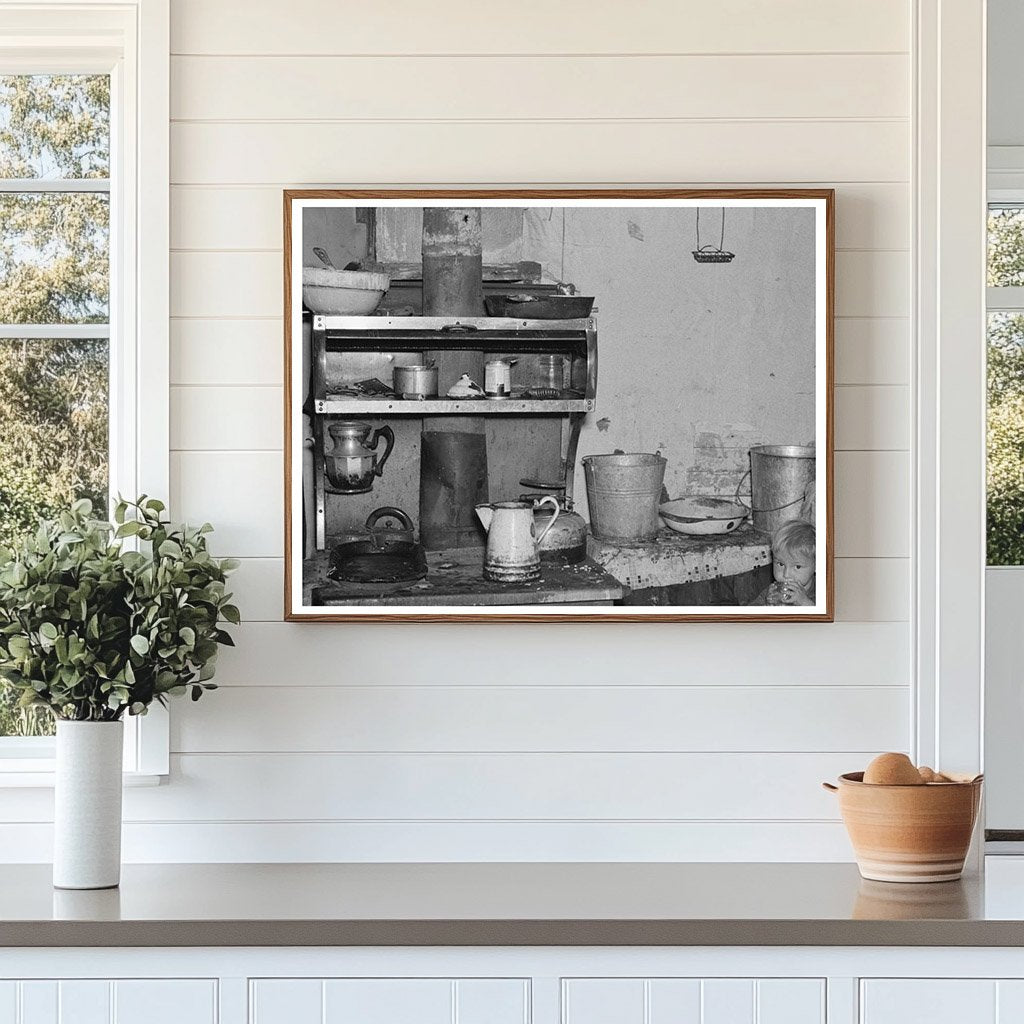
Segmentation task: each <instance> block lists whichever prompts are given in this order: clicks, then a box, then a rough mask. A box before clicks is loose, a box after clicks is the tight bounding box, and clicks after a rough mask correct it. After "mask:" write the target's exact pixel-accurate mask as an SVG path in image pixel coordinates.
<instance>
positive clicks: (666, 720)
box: [171, 681, 910, 753]
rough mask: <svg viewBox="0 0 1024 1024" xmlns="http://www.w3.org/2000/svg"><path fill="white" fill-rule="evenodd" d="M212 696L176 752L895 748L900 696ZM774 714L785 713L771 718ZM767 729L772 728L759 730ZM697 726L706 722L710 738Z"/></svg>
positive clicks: (837, 691) (320, 689)
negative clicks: (713, 724)
mask: <svg viewBox="0 0 1024 1024" xmlns="http://www.w3.org/2000/svg"><path fill="white" fill-rule="evenodd" d="M281 703H282V700H281V692H280V691H279V690H276V689H271V688H269V687H253V686H238V687H221V688H220V689H219V690H218V691H217V692H216V693H215V694H212V695H210V696H209V700H207V699H205V698H204V699H203V700H202V701H200V702H198V703H195V704H192V703H191V702H190V703H189V704H188V705H186V704H184V703H183V704H181V705H180V706H179V707H178V709H177V712H176V714H175V715H174V718H173V730H172V733H171V750H172V751H173V752H175V753H202V752H225V753H239V752H249V751H251V752H260V751H268V752H274V753H285V752H288V751H309V752H314V751H321V752H327V751H335V752H354V751H362V752H381V751H390V752H401V753H413V752H417V751H420V752H430V751H442V750H443V751H451V752H472V751H480V752H490V753H497V752H501V751H521V752H540V751H575V752H613V751H624V752H630V753H642V752H644V751H655V750H657V751H672V752H693V751H703V752H726V751H768V752H772V753H785V752H786V751H792V750H805V751H809V750H816V751H849V750H852V749H855V748H859V747H863V748H864V749H865V750H887V749H889V748H890V747H891V748H893V749H896V748H898V747H899V746H900V744H901V743H902V742H903V737H904V736H905V735H906V734H907V728H908V721H907V719H908V713H909V709H910V699H909V692H908V691H907V690H906V689H904V688H902V687H891V686H890V687H887V686H877V687H875V686H858V687H836V688H818V687H809V686H801V687H784V686H779V687H775V686H754V687H744V686H730V685H725V682H724V681H713V682H712V683H711V684H710V685H706V686H678V687H675V686H671V687H665V686H661V687H645V686H642V685H633V686H600V687H598V686H593V687H585V686H558V685H557V683H555V682H552V683H551V684H550V685H546V686H543V687H535V686H510V687H495V686H481V687H472V686H468V687H467V686H460V687H449V686H431V687H419V686H388V687H383V688H381V687H375V686H346V687H332V686H305V687H294V688H292V689H291V690H290V691H289V693H288V700H287V703H288V705H289V708H290V710H289V712H288V713H287V714H281ZM778 707H785V708H786V714H785V715H784V716H776V714H775V711H776V709H777V708H778ZM768 721H771V722H772V726H771V728H770V729H769V728H766V727H765V723H766V722H768ZM708 722H716V723H718V724H717V727H716V729H715V730H714V732H713V733H712V732H710V731H709V730H708V728H707V723H708Z"/></svg>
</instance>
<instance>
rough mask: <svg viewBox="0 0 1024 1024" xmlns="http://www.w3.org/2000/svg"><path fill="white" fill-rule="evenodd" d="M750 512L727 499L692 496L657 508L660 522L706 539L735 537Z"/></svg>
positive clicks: (676, 529) (671, 528)
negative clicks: (728, 535)
mask: <svg viewBox="0 0 1024 1024" xmlns="http://www.w3.org/2000/svg"><path fill="white" fill-rule="evenodd" d="M749 511H750V510H749V509H747V508H745V507H744V506H743V505H738V504H736V502H732V501H726V500H725V499H724V498H703V497H698V496H693V497H689V498H677V499H676V500H675V501H666V502H665V503H664V504H663V505H659V506H658V515H660V516H661V521H662V522H663V523H664V524H665V525H666V526H667V527H668V528H669V529H670V530H674V531H675V532H676V533H684V534H687V535H689V536H693V537H707V536H714V535H716V534H723V533H732V531H733V530H735V529H736V527H738V526H739V525H740V523H742V522H743V520H744V519H746V518H747V516H748V515H749Z"/></svg>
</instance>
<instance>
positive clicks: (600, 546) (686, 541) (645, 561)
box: [587, 524, 772, 605]
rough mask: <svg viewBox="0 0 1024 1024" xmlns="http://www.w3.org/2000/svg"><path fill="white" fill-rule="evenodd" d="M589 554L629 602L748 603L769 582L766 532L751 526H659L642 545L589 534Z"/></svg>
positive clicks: (669, 603) (768, 551) (768, 553)
mask: <svg viewBox="0 0 1024 1024" xmlns="http://www.w3.org/2000/svg"><path fill="white" fill-rule="evenodd" d="M587 554H588V555H589V556H590V558H592V559H593V560H594V562H595V563H596V564H597V565H599V566H601V568H603V569H605V570H606V571H607V572H610V573H611V574H612V575H613V576H614V577H615V578H616V579H617V580H619V582H620V583H622V584H624V585H625V586H626V587H628V588H629V591H630V593H629V595H628V596H629V600H628V603H632V604H666V605H729V604H748V603H749V602H750V600H751V599H752V598H753V597H754V596H755V594H756V593H758V592H759V591H760V590H761V589H762V588H763V587H765V586H767V584H768V583H769V582H770V581H771V576H770V574H769V572H768V568H767V567H768V566H770V565H771V561H772V550H771V544H770V543H769V540H768V536H767V535H766V534H763V533H759V532H758V531H757V530H755V529H753V528H752V527H751V526H750V525H749V524H745V525H744V526H741V527H740V528H739V529H737V530H735V531H734V532H733V533H727V534H722V535H719V536H712V537H691V536H687V535H685V534H681V533H674V532H673V531H671V530H668V529H663V530H662V531H661V533H659V534H658V536H657V538H656V539H655V540H653V541H650V542H649V543H646V544H615V543H612V542H611V541H604V540H597V539H596V538H594V537H589V538H588V540H587Z"/></svg>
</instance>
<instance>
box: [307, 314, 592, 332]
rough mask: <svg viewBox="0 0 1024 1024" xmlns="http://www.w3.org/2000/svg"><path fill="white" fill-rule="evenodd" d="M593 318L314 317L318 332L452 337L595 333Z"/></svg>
mask: <svg viewBox="0 0 1024 1024" xmlns="http://www.w3.org/2000/svg"><path fill="white" fill-rule="evenodd" d="M595 329H596V324H595V322H594V320H593V318H592V317H587V318H585V319H583V320H519V319H516V318H515V317H506V316H314V317H313V330H314V331H328V332H334V331H360V332H363V331H429V332H434V331H442V332H446V333H451V334H458V333H460V331H465V333H467V334H468V333H474V332H476V333H480V334H484V333H490V332H505V331H515V332H517V333H518V332H521V331H539V332H541V333H543V334H566V333H578V332H580V331H584V332H586V331H592V330H595Z"/></svg>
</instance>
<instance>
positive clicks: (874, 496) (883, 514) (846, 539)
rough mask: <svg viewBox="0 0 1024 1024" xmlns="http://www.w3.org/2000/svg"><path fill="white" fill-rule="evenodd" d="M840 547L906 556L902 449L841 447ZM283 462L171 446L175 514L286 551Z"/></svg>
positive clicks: (237, 539)
mask: <svg viewBox="0 0 1024 1024" xmlns="http://www.w3.org/2000/svg"><path fill="white" fill-rule="evenodd" d="M835 465H836V502H835V506H836V507H835V520H836V537H835V553H836V555H838V556H840V557H852V558H871V557H882V558H908V557H909V556H910V524H909V522H908V518H907V514H906V510H907V509H909V507H910V457H909V455H908V454H906V453H903V452H887V451H883V452H860V451H856V452H852V451H851V452H837V453H836V455H835ZM283 481H284V461H283V455H282V454H281V453H279V452H224V451H216V452H204V451H188V452H173V453H172V455H171V498H172V502H173V508H174V509H175V510H176V511H175V512H174V514H175V515H177V516H180V517H181V518H182V519H188V520H193V519H198V520H199V521H200V522H202V521H203V520H209V521H210V522H212V523H215V524H216V525H217V533H215V534H214V535H213V541H212V547H213V548H214V549H215V550H216V551H218V552H219V553H221V554H231V555H235V556H238V557H242V558H246V557H251V558H268V557H273V556H275V555H277V556H279V555H282V554H283V553H284V502H283V490H284V483H283Z"/></svg>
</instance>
